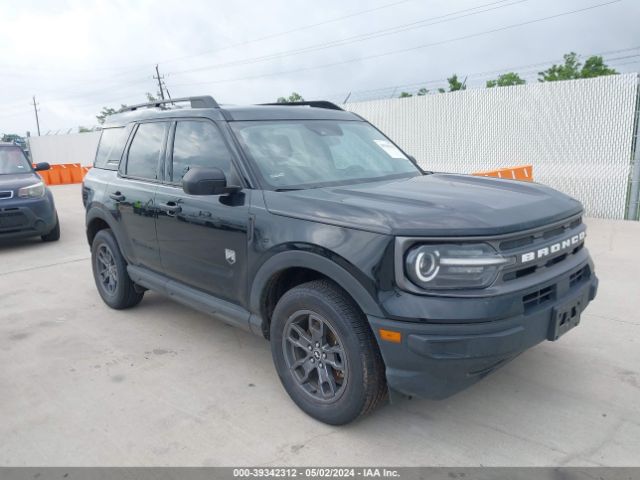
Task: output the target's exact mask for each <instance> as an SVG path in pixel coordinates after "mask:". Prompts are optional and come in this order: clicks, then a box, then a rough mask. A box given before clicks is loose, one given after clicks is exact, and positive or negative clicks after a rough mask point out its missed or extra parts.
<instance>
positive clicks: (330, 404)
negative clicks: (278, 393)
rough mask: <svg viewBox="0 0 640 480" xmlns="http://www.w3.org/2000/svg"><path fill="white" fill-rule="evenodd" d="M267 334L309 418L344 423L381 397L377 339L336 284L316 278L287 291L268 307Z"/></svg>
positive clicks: (282, 372) (382, 374)
mask: <svg viewBox="0 0 640 480" xmlns="http://www.w3.org/2000/svg"><path fill="white" fill-rule="evenodd" d="M270 338H271V353H272V356H273V361H274V363H275V366H276V370H277V372H278V375H279V377H280V380H281V382H282V385H283V386H284V388H285V390H286V391H287V393H288V394H289V396H290V397H291V399H292V400H293V401H294V402H295V403H296V404H297V405H298V407H300V408H301V409H302V410H303V411H304V412H305V413H307V414H308V415H310V416H312V417H313V418H315V419H317V420H320V421H321V422H324V423H328V424H330V425H344V424H346V423H349V422H351V421H353V420H355V419H356V418H358V417H360V416H362V415H365V414H368V413H370V412H371V411H373V410H374V409H375V408H376V407H377V406H378V405H379V404H380V402H382V401H383V400H384V399H385V397H386V394H387V386H386V380H385V370H384V363H383V361H382V357H381V355H380V351H379V350H378V345H377V343H376V339H375V338H374V336H373V334H372V332H371V329H370V327H369V325H368V323H367V320H366V318H365V317H364V315H363V314H362V312H361V311H360V310H359V309H358V307H357V306H356V304H355V303H354V302H353V300H352V299H351V298H350V297H349V296H348V295H346V293H345V292H344V291H342V290H341V289H340V288H339V287H338V286H337V285H336V284H334V283H332V282H330V281H327V280H315V281H312V282H308V283H305V284H303V285H299V286H297V287H295V288H293V289H291V290H289V291H288V292H286V293H285V294H284V295H283V296H282V298H281V299H280V301H279V302H278V304H277V305H276V308H275V310H274V312H273V316H272V320H271V336H270Z"/></svg>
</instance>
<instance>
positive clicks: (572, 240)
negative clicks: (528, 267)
mask: <svg viewBox="0 0 640 480" xmlns="http://www.w3.org/2000/svg"><path fill="white" fill-rule="evenodd" d="M585 236H586V232H580V233H578V234H576V235H573V236H571V237H569V238H565V239H564V240H562V241H560V242H556V243H553V244H551V245H548V246H546V247H543V248H539V249H538V250H534V251H532V252H527V253H523V254H522V255H521V256H520V261H521V262H522V263H527V262H532V261H534V260H538V259H540V258H544V257H548V256H549V255H552V254H554V253H558V252H561V251H563V250H566V249H568V248H571V247H573V246H575V245H577V244H579V243H580V242H582V241H583V240H584V237H585Z"/></svg>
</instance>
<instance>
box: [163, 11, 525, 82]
mask: <svg viewBox="0 0 640 480" xmlns="http://www.w3.org/2000/svg"><path fill="white" fill-rule="evenodd" d="M507 1H509V0H498V1H495V2H491V3H486V4H483V5H478V6H477V7H472V8H465V9H462V10H457V11H454V12H450V13H447V14H444V15H439V16H435V17H429V18H425V19H422V20H418V21H414V22H410V23H405V24H401V25H396V26H394V27H389V28H384V29H381V30H374V31H372V32H369V33H363V34H359V35H353V36H351V37H346V38H343V39H340V40H333V41H331V42H322V43H317V44H314V45H309V46H307V47H303V48H298V49H293V50H286V51H283V52H277V53H272V54H268V55H261V56H259V57H253V58H246V59H242V60H235V61H232V62H225V63H217V64H212V65H205V66H202V67H195V68H188V69H184V70H177V71H174V72H170V73H169V75H183V74H185V73H192V72H199V71H203V70H211V69H220V68H229V67H235V66H241V65H248V64H251V63H256V62H263V61H267V60H276V59H281V58H285V57H290V56H293V55H300V54H302V53H310V52H315V51H318V50H325V49H327V48H333V47H341V46H344V45H348V44H350V43H355V42H362V41H366V40H371V39H374V38H379V37H384V36H387V35H395V34H398V33H402V32H406V31H409V30H414V29H416V28H424V27H428V26H432V25H437V24H440V23H446V22H452V21H454V20H458V19H461V18H465V17H469V16H471V15H478V14H480V13H485V12H489V11H492V10H497V9H500V8H505V7H510V6H512V5H516V4H519V3H523V2H526V1H528V0H516V1H512V2H511V3H507V4H505V2H507ZM485 7H490V8H486V9H484V10H479V9H481V8H485ZM473 10H479V11H473ZM467 12H470V13H467ZM448 17H453V18H448ZM429 22H430V23H429Z"/></svg>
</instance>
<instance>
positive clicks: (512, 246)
mask: <svg viewBox="0 0 640 480" xmlns="http://www.w3.org/2000/svg"><path fill="white" fill-rule="evenodd" d="M581 225H582V218H581V217H579V218H575V219H570V220H567V221H566V222H564V223H561V224H555V225H551V226H549V227H547V228H541V229H538V230H535V231H533V232H531V233H527V234H524V235H521V236H515V235H514V236H513V237H511V238H508V239H505V240H502V241H501V242H500V243H498V245H497V247H498V249H499V252H500V254H502V255H504V256H505V257H507V258H508V257H513V258H515V259H516V263H515V264H513V265H511V266H509V267H507V268H505V270H504V271H503V272H502V276H501V280H502V281H503V282H510V281H513V280H516V279H519V278H522V277H526V276H529V275H534V274H536V273H541V272H542V271H543V270H544V269H546V268H550V267H553V266H554V265H557V264H559V263H561V262H563V261H565V260H566V259H567V258H569V257H570V256H571V255H575V254H576V253H578V251H580V249H581V248H582V247H583V241H582V240H580V243H578V244H575V245H569V246H564V245H563V246H562V247H560V245H559V244H560V243H564V242H565V241H567V240H568V239H570V238H574V237H575V236H576V235H579V234H582V233H583V232H584V227H581ZM552 246H556V247H558V248H557V249H556V250H552V248H551V247H552ZM543 251H544V252H545V253H539V252H543ZM527 253H530V254H535V255H536V257H535V258H534V259H532V260H528V261H526V260H525V259H524V258H523V256H524V255H525V254H527Z"/></svg>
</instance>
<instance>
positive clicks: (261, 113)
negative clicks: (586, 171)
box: [83, 97, 598, 424]
mask: <svg viewBox="0 0 640 480" xmlns="http://www.w3.org/2000/svg"><path fill="white" fill-rule="evenodd" d="M184 101H187V102H190V108H179V107H178V106H177V105H178V104H182V102H184ZM173 102H175V103H174V104H171V105H170V104H167V103H164V102H159V103H154V104H145V105H138V106H134V107H130V108H128V109H126V110H125V111H123V112H122V113H121V114H118V115H114V116H112V117H110V119H109V123H108V124H107V125H105V127H104V129H103V132H102V139H101V141H100V145H99V147H98V152H97V156H96V160H95V168H93V169H92V170H91V171H90V172H89V174H88V175H87V176H86V178H85V181H84V188H83V200H84V204H85V206H86V212H87V214H86V225H87V238H88V241H89V244H90V245H91V252H92V259H93V260H92V261H93V271H94V276H95V280H96V285H97V288H98V291H99V293H100V295H101V296H102V298H103V300H104V301H105V302H106V303H107V304H108V305H109V306H111V307H113V308H118V309H121V308H128V307H132V306H134V305H136V304H137V303H138V302H140V300H141V299H142V296H143V294H144V292H145V290H146V289H151V290H154V291H157V292H160V293H163V294H165V295H169V296H170V297H172V298H174V299H176V300H178V301H180V302H183V303H185V304H187V305H189V306H191V307H193V308H196V309H199V310H202V311H204V312H207V313H210V314H212V315H214V316H216V317H218V318H220V319H221V320H223V321H225V322H228V323H230V324H232V325H236V326H239V327H242V328H245V329H247V330H250V331H252V332H253V333H255V334H257V335H260V336H263V337H265V338H267V339H270V340H271V350H272V354H273V361H274V363H275V367H276V370H277V372H278V375H279V376H280V379H281V380H282V384H283V385H284V388H285V389H286V390H287V392H288V393H289V395H290V396H291V398H292V399H293V400H294V401H295V402H296V403H297V404H298V406H299V407H300V408H301V409H302V410H304V411H305V412H307V413H308V414H309V415H311V416H313V417H315V418H317V419H319V420H321V421H323V422H326V423H330V424H344V423H347V422H349V421H351V420H353V419H355V418H356V417H358V416H359V415H361V414H365V413H368V412H370V411H372V410H373V409H374V408H375V407H376V405H378V404H379V403H380V402H381V401H383V400H384V399H385V398H386V397H387V394H388V393H389V392H399V393H402V394H405V395H419V396H424V397H429V398H444V397H447V396H448V395H451V394H453V393H455V392H457V391H459V390H461V389H463V388H465V387H467V386H469V385H471V384H473V383H474V382H476V381H477V380H479V379H480V378H482V377H484V376H486V375H487V374H489V373H490V372H492V371H493V370H495V369H496V368H498V367H500V366H501V365H504V364H505V363H506V362H508V361H509V360H511V359H512V358H514V357H515V356H517V355H518V354H519V353H521V352H522V351H524V350H525V349H527V348H529V347H531V346H533V345H535V344H537V343H539V342H541V341H543V340H556V339H557V338H558V337H559V336H560V335H562V334H563V333H564V332H566V331H567V330H569V329H570V328H572V327H573V326H575V325H577V324H578V322H579V319H580V313H581V312H582V311H583V310H584V308H585V307H586V306H587V304H588V303H589V302H590V301H591V300H592V299H593V298H594V296H595V294H596V289H597V284H598V281H597V279H596V277H595V275H594V270H593V264H592V262H591V259H590V257H589V253H588V252H587V250H586V249H585V248H583V246H584V239H585V225H584V224H583V223H582V218H581V215H582V207H581V205H580V203H579V202H578V201H576V200H574V199H572V198H570V197H568V196H566V195H564V194H562V193H559V192H557V191H555V190H552V189H550V188H547V187H544V186H542V185H537V184H533V183H524V182H517V181H512V180H511V181H510V180H499V179H492V178H482V177H472V176H466V175H453V174H441V173H437V174H436V173H432V172H425V171H423V170H421V169H420V168H419V167H418V166H417V164H416V162H415V160H413V159H412V158H411V157H409V156H408V155H407V154H405V153H404V152H403V151H402V150H401V149H400V148H399V147H398V146H397V145H395V144H394V143H393V142H392V141H391V140H389V139H388V138H386V137H385V136H384V135H383V134H382V133H381V132H380V131H378V130H377V129H376V128H375V127H373V126H372V125H371V124H369V123H367V122H366V121H365V120H364V119H362V118H361V117H359V116H358V115H355V114H353V113H349V112H346V111H343V110H342V109H340V108H339V107H337V106H336V105H333V104H331V103H329V102H303V103H298V104H291V105H254V106H247V107H231V106H229V107H227V106H223V107H221V106H219V105H218V104H217V103H216V102H215V100H214V99H213V98H211V97H193V98H190V99H181V100H180V101H176V100H174V101H173ZM239 360H240V357H239Z"/></svg>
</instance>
